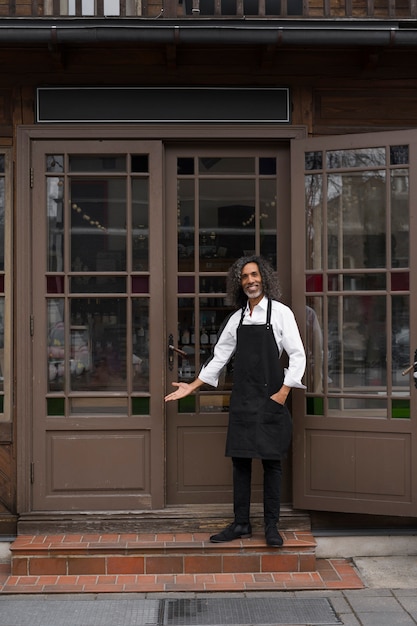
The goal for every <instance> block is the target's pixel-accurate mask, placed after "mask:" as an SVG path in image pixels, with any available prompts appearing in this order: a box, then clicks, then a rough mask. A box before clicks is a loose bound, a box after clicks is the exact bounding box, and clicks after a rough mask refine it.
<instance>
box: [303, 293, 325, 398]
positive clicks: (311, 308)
mask: <svg viewBox="0 0 417 626" xmlns="http://www.w3.org/2000/svg"><path fill="white" fill-rule="evenodd" d="M306 327H307V340H306V346H305V349H306V356H307V367H306V375H307V382H306V384H307V391H308V392H313V393H322V392H323V298H307V306H306Z"/></svg>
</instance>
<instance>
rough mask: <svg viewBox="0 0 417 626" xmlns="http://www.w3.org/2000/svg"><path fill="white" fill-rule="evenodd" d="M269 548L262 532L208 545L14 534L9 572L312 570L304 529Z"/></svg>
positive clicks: (194, 540)
mask: <svg viewBox="0 0 417 626" xmlns="http://www.w3.org/2000/svg"><path fill="white" fill-rule="evenodd" d="M282 535H283V538H284V545H283V546H282V547H281V548H270V547H268V546H267V545H266V544H265V538H264V536H263V534H262V533H257V532H255V533H254V535H253V536H252V537H251V538H250V539H241V540H237V541H232V542H230V543H227V544H213V543H210V541H209V534H207V533H184V532H182V533H157V534H150V533H140V534H133V533H130V534H88V535H87V534H85V535H75V534H65V535H64V534H63V535H19V536H18V537H17V539H16V540H15V541H14V542H13V543H12V544H11V546H10V550H11V555H12V556H11V574H12V576H46V575H51V576H74V575H75V576H78V575H121V574H135V575H161V574H167V575H168V574H169V575H172V574H227V573H230V574H232V573H233V574H234V573H251V574H254V573H267V572H287V573H294V572H314V571H316V554H315V548H316V542H315V540H314V537H313V536H312V534H311V533H310V532H309V531H305V530H302V531H282Z"/></svg>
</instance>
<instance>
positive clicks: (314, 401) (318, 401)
mask: <svg viewBox="0 0 417 626" xmlns="http://www.w3.org/2000/svg"><path fill="white" fill-rule="evenodd" d="M307 415H324V403H323V398H307Z"/></svg>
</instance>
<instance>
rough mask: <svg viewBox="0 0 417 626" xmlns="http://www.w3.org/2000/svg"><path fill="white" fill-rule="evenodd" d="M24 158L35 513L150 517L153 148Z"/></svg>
mask: <svg viewBox="0 0 417 626" xmlns="http://www.w3.org/2000/svg"><path fill="white" fill-rule="evenodd" d="M32 149H33V151H32V155H33V156H32V158H33V170H34V176H33V180H34V186H33V195H32V199H33V209H32V211H33V215H34V216H35V217H34V219H33V222H32V224H33V236H32V240H33V257H32V258H33V262H32V267H33V281H32V285H33V371H34V387H33V467H34V471H33V489H32V507H33V510H86V509H88V510H115V509H130V510H132V509H133V510H134V509H143V508H146V509H148V508H156V507H160V506H162V504H163V479H164V467H163V458H164V454H163V445H164V444H163V411H162V400H161V399H162V397H163V385H162V380H161V376H160V372H161V369H162V367H163V361H162V354H163V350H162V346H163V338H162V334H161V330H160V329H161V328H162V327H163V294H162V292H161V289H160V285H161V282H162V268H163V265H162V259H161V255H160V252H159V251H160V250H161V247H162V194H161V189H162V183H161V172H162V148H161V143H160V142H138V141H136V142H133V141H117V142H116V141H111V140H110V141H94V140H93V141H91V140H88V141H85V142H83V141H82V140H80V141H51V140H48V141H41V140H38V141H34V142H33V144H32ZM151 476H152V480H151Z"/></svg>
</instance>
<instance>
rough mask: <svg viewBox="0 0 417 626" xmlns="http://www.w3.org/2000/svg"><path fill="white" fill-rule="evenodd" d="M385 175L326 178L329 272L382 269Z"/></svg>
mask: <svg viewBox="0 0 417 626" xmlns="http://www.w3.org/2000/svg"><path fill="white" fill-rule="evenodd" d="M385 183H386V179H385V172H384V171H382V170H381V171H376V172H355V173H351V174H332V175H329V176H328V190H327V204H328V257H329V261H328V263H329V268H331V269H336V268H340V269H341V268H348V269H349V268H350V269H352V268H361V267H367V268H368V267H370V268H372V267H385V265H386V191H385Z"/></svg>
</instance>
